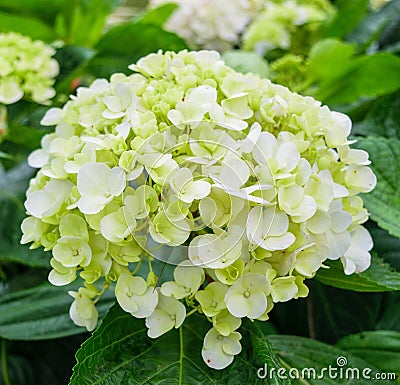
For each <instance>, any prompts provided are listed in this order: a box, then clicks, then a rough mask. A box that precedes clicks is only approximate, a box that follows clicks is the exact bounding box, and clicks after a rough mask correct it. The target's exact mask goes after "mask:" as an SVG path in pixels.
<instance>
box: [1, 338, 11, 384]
mask: <svg viewBox="0 0 400 385" xmlns="http://www.w3.org/2000/svg"><path fill="white" fill-rule="evenodd" d="M1 370H2V372H3V380H4V384H5V385H11V382H10V377H9V375H8V366H7V350H6V340H5V339H2V340H1Z"/></svg>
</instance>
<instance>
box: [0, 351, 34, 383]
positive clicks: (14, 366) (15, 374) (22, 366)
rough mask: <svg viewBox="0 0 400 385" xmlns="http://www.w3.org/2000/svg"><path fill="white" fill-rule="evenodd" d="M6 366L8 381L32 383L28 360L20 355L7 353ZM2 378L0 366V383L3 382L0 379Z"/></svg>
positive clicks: (32, 377)
mask: <svg viewBox="0 0 400 385" xmlns="http://www.w3.org/2000/svg"><path fill="white" fill-rule="evenodd" d="M7 367H8V373H9V377H10V383H11V384H16V385H22V384H23V385H34V383H35V382H34V374H33V372H32V368H31V367H30V366H29V362H28V361H27V360H26V359H25V358H24V357H21V356H17V355H14V354H12V355H8V356H7ZM2 378H3V372H2V368H1V367H0V384H1V385H3V384H4V383H3V382H2V381H1V380H2Z"/></svg>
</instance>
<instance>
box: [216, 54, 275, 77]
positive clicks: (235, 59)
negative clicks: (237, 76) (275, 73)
mask: <svg viewBox="0 0 400 385" xmlns="http://www.w3.org/2000/svg"><path fill="white" fill-rule="evenodd" d="M222 60H224V62H225V63H226V64H227V65H228V66H229V67H232V68H233V69H234V70H236V71H238V72H242V73H247V72H253V73H255V74H258V75H260V76H261V77H263V78H268V77H269V76H270V69H269V66H268V64H267V62H266V61H265V60H264V59H263V58H261V57H260V56H259V55H257V54H255V53H254V52H247V51H241V50H234V51H225V52H224V53H223V54H222Z"/></svg>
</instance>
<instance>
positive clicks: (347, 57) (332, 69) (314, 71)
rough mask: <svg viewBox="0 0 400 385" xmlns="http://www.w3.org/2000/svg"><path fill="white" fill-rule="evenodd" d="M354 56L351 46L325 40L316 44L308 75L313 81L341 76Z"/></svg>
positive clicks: (332, 40)
mask: <svg viewBox="0 0 400 385" xmlns="http://www.w3.org/2000/svg"><path fill="white" fill-rule="evenodd" d="M353 54H354V47H353V46H352V45H351V44H347V43H344V42H341V41H339V40H336V39H324V40H320V41H319V42H317V43H316V44H314V45H313V46H312V48H311V50H310V53H309V57H308V67H307V75H308V77H309V78H311V79H312V80H313V81H322V80H324V79H330V78H333V77H337V76H341V74H342V73H344V72H346V71H347V69H348V67H349V66H350V63H351V58H352V56H353Z"/></svg>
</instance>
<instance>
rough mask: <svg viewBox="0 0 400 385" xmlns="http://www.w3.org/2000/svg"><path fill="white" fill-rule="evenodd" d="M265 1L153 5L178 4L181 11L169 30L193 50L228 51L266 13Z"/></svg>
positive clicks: (180, 0) (179, 0)
mask: <svg viewBox="0 0 400 385" xmlns="http://www.w3.org/2000/svg"><path fill="white" fill-rule="evenodd" d="M264 1H265V0H196V1H192V0H150V5H151V6H153V7H154V6H159V5H162V4H166V3H176V4H178V6H179V8H178V9H177V10H176V11H175V12H174V13H173V14H172V16H171V17H170V18H169V19H168V21H167V23H166V25H165V28H166V29H167V30H169V31H171V32H175V33H176V34H177V35H179V36H181V37H182V38H183V39H184V40H186V41H187V42H188V43H189V44H191V45H192V47H193V48H205V49H217V50H219V51H224V50H228V49H230V48H232V47H233V46H235V45H237V44H238V43H239V41H240V34H241V33H242V32H243V30H244V28H245V27H246V25H247V24H248V23H249V22H250V21H251V20H253V19H254V17H255V16H256V15H257V13H258V12H259V11H260V9H262V6H263V3H264Z"/></svg>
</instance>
